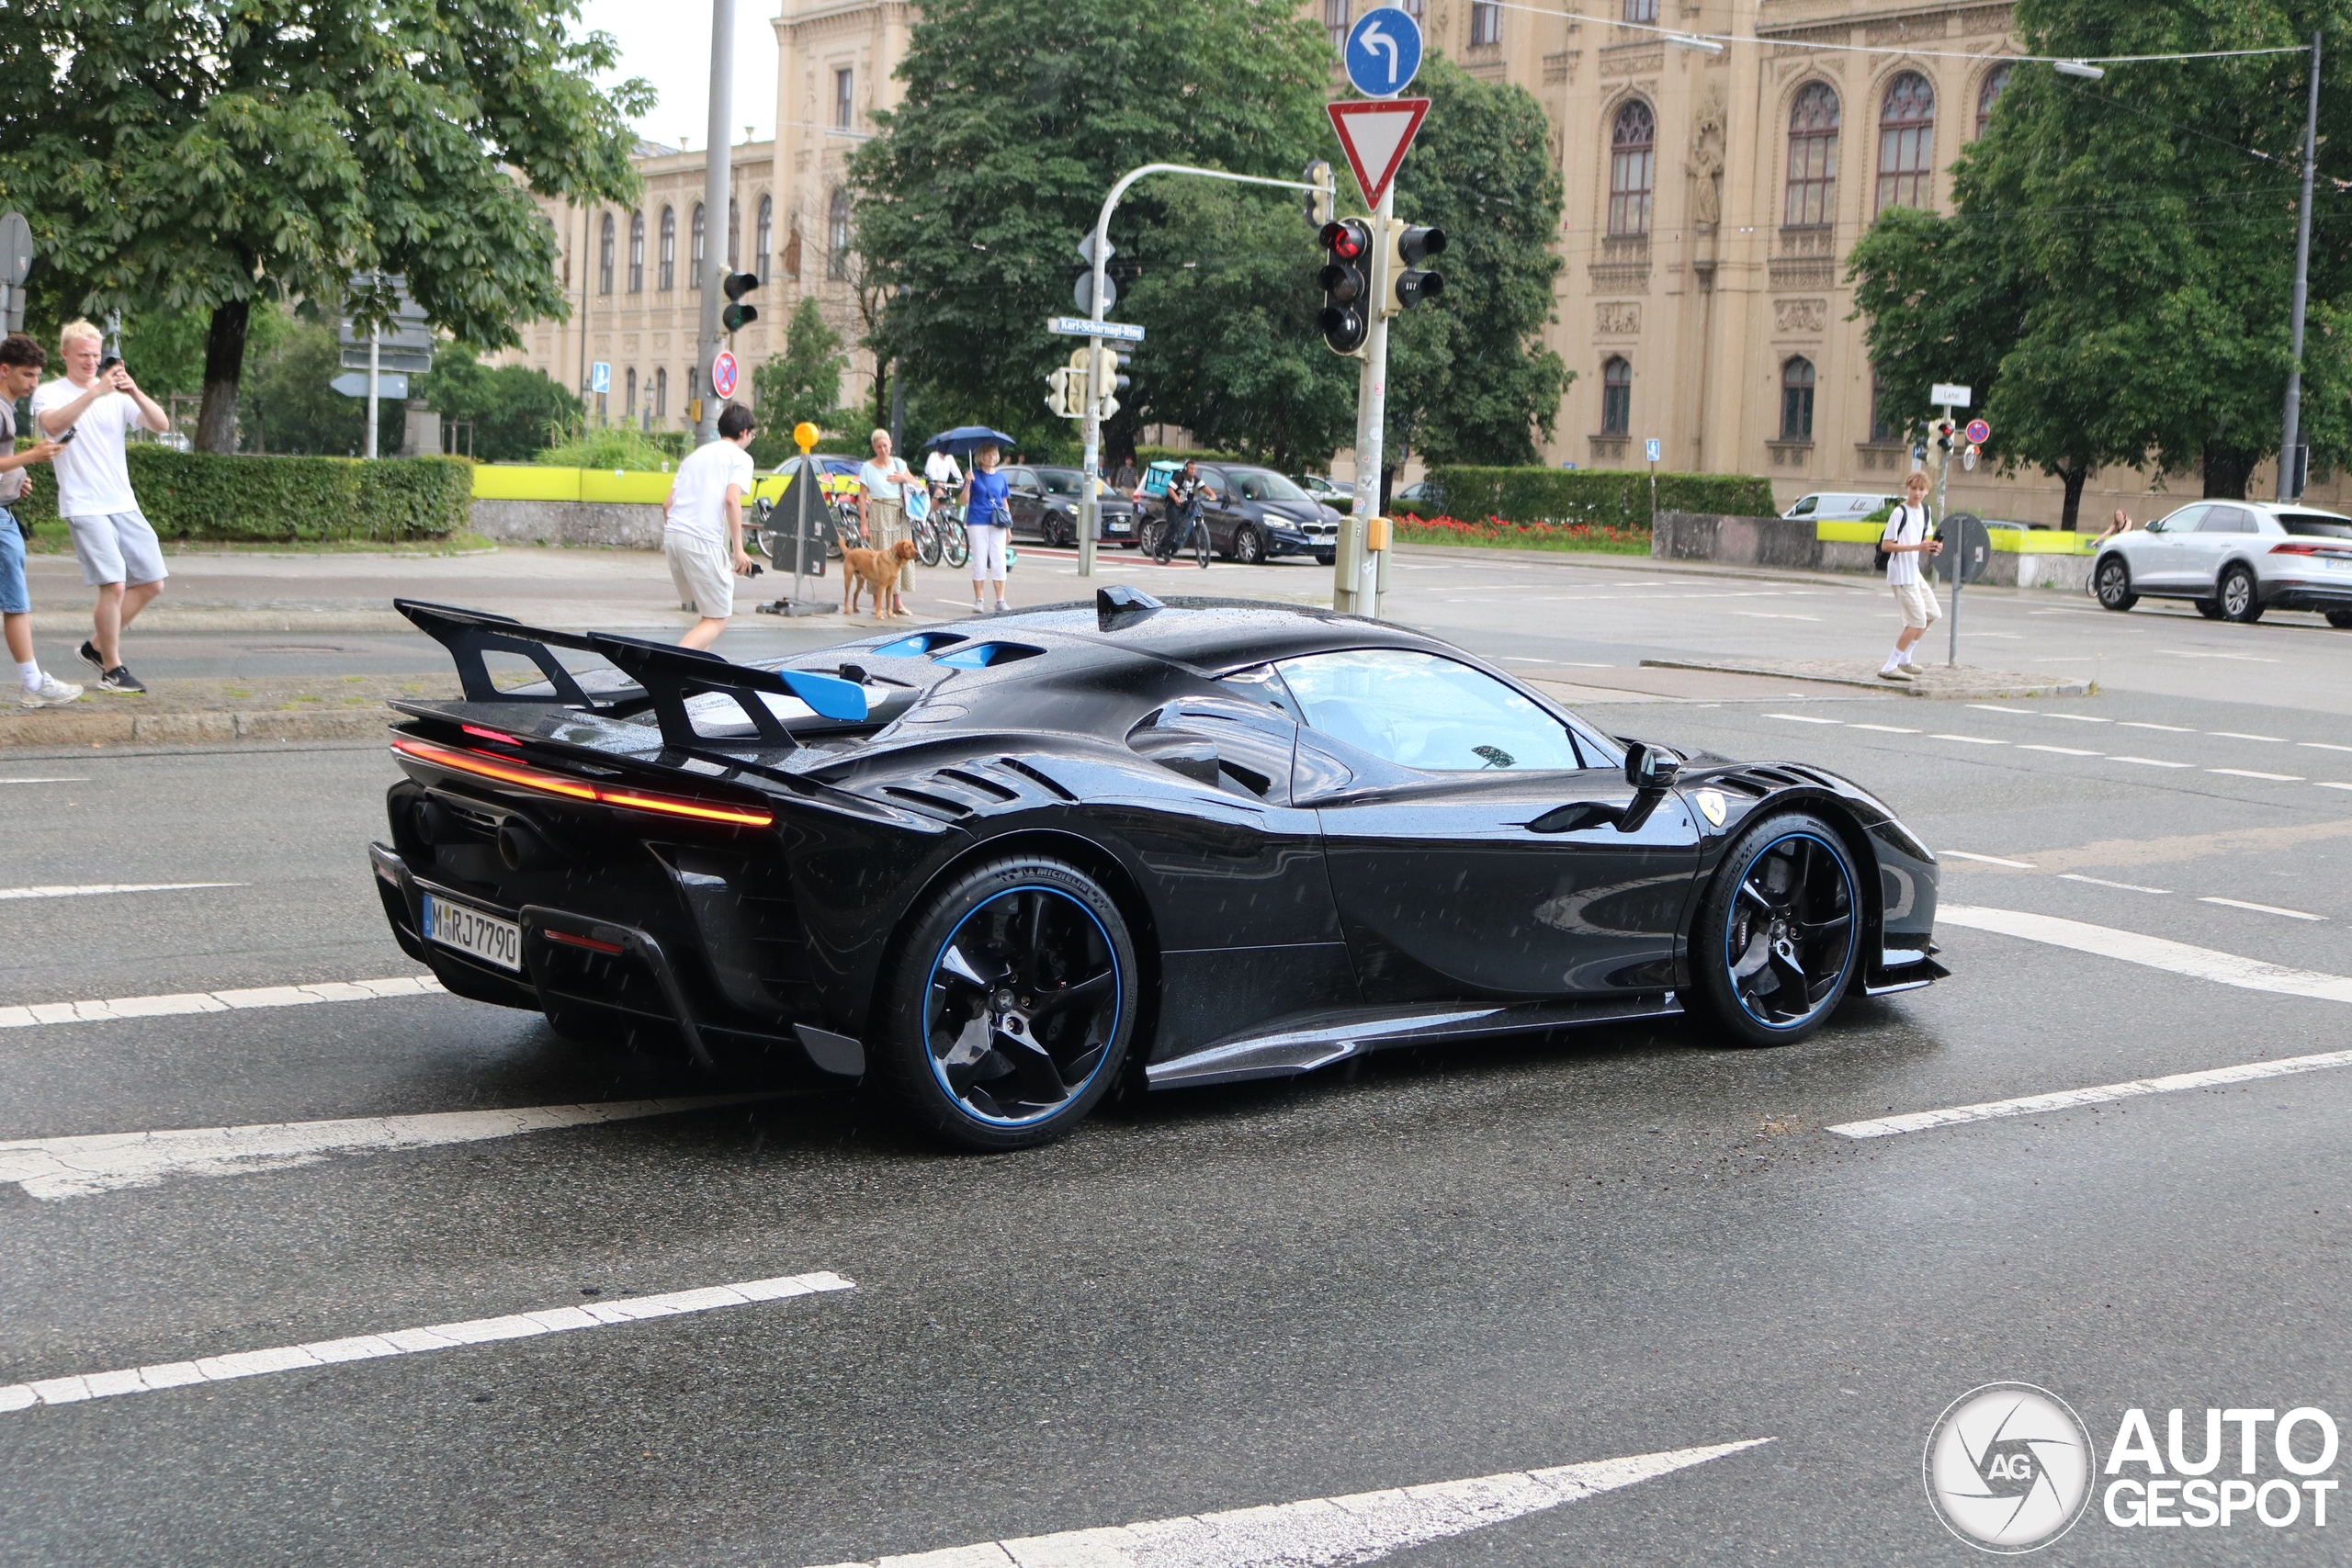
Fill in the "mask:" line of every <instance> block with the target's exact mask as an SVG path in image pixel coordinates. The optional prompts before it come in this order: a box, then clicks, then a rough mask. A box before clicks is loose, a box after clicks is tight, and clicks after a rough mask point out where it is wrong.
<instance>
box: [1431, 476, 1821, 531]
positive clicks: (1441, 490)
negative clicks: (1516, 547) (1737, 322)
mask: <svg viewBox="0 0 2352 1568" xmlns="http://www.w3.org/2000/svg"><path fill="white" fill-rule="evenodd" d="M1430 487H1431V488H1432V489H1434V490H1435V491H1437V492H1438V499H1436V500H1434V501H1430V502H1420V503H1418V504H1416V503H1414V502H1405V503H1403V504H1402V505H1401V506H1399V507H1396V508H1393V509H1394V510H1398V511H1405V512H1411V513H1419V514H1422V515H1432V514H1436V513H1451V514H1452V515H1453V516H1455V517H1499V518H1502V519H1503V520H1504V521H1506V522H1510V523H1597V524H1603V525H1609V526H1611V527H1617V528H1646V527H1648V526H1649V521H1650V476H1649V475H1648V474H1647V473H1645V472H1625V471H1622V470H1616V469H1600V470H1586V469H1569V468H1432V469H1430ZM1657 509H1658V510H1659V511H1660V512H1698V513H1712V514H1718V515H1722V516H1728V517H1775V516H1778V515H1779V514H1780V508H1779V507H1778V506H1776V505H1774V504H1773V502H1772V485H1771V481H1770V480H1769V479H1763V478H1761V477H1760V476H1758V475H1755V474H1660V475H1658V476H1657Z"/></svg>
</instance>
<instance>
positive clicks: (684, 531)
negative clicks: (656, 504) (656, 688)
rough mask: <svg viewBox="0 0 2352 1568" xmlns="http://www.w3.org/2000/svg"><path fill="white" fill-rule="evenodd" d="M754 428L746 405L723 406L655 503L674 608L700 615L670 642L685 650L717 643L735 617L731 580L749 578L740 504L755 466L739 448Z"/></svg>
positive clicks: (753, 477) (754, 477) (754, 478)
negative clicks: (710, 433)
mask: <svg viewBox="0 0 2352 1568" xmlns="http://www.w3.org/2000/svg"><path fill="white" fill-rule="evenodd" d="M759 430H760V427H759V425H758V424H757V423H754V422H753V421H752V411H751V410H750V409H747V408H744V407H743V406H741V404H739V403H729V404H728V405H727V407H726V408H725V409H723V410H722V411H720V412H719V415H718V440H716V441H714V442H712V443H711V444H710V445H709V446H698V447H696V448H695V450H694V451H693V452H691V453H689V454H688V455H687V457H686V460H685V461H684V462H683V463H680V464H679V465H678V477H677V478H676V479H673V480H672V481H671V484H670V498H669V499H668V500H667V501H665V502H662V556H663V557H664V558H666V559H667V560H668V561H669V563H670V581H672V582H673V583H675V584H676V585H677V589H678V602H679V607H680V608H681V609H690V610H692V611H694V612H695V615H700V616H701V617H702V619H700V620H698V621H696V622H695V624H694V626H692V627H691V628H689V629H688V630H687V632H686V635H685V636H684V637H680V638H679V639H678V641H679V642H680V643H682V644H684V646H685V647H687V648H708V647H709V646H710V645H711V644H712V643H714V642H717V641H718V634H719V633H720V632H723V631H725V630H726V629H727V621H728V617H729V616H730V615H734V614H735V579H736V578H738V577H749V576H751V575H752V558H751V557H750V556H749V555H748V554H746V553H745V552H744V549H743V502H744V501H745V499H746V498H748V497H749V496H750V495H751V493H752V485H753V484H755V483H756V482H758V479H759V468H758V467H757V465H755V464H754V463H752V454H751V453H750V452H748V451H746V450H745V449H744V448H746V447H748V446H751V444H752V436H754V435H757V434H759Z"/></svg>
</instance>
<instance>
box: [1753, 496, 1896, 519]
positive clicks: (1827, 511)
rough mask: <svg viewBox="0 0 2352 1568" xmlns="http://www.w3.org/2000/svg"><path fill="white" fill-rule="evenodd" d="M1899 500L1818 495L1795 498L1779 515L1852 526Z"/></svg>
mask: <svg viewBox="0 0 2352 1568" xmlns="http://www.w3.org/2000/svg"><path fill="white" fill-rule="evenodd" d="M1902 499H1903V498H1902V497H1901V496H1899V495H1864V494H1862V493H1861V492H1860V491H1854V492H1851V493H1849V492H1847V491H1816V492H1815V493H1814V494H1812V495H1806V496H1799V497H1798V498H1797V503H1796V504H1795V505H1794V506H1792V507H1790V508H1789V509H1788V510H1787V511H1786V512H1783V513H1781V516H1783V517H1804V518H1807V519H1809V520H1811V521H1813V522H1815V523H1856V522H1860V520H1861V519H1863V518H1865V517H1868V516H1869V515H1870V514H1871V513H1873V512H1876V511H1877V510H1878V509H1879V508H1880V507H1882V506H1893V505H1894V503H1895V502H1898V501H1901V500H1902Z"/></svg>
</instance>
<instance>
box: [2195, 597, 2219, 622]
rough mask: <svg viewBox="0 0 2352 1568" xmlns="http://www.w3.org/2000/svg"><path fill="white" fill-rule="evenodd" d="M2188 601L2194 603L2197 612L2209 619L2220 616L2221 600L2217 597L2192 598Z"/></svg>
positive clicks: (2212, 619) (2216, 619)
mask: <svg viewBox="0 0 2352 1568" xmlns="http://www.w3.org/2000/svg"><path fill="white" fill-rule="evenodd" d="M2189 603H2190V604H2194V605H2196V606H2197V613H2198V614H2199V615H2202V616H2204V617H2205V618H2206V619H2207V620H2209V621H2218V620H2220V619H2221V618H2222V602H2221V601H2220V600H2219V599H2192V600H2190V601H2189Z"/></svg>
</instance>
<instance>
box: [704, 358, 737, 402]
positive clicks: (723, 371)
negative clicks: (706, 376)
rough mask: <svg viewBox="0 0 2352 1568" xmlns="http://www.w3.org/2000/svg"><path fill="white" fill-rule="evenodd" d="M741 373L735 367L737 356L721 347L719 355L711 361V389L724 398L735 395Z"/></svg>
mask: <svg viewBox="0 0 2352 1568" xmlns="http://www.w3.org/2000/svg"><path fill="white" fill-rule="evenodd" d="M740 374H741V373H740V372H739V371H738V370H737V369H736V367H735V356H734V355H731V354H729V353H728V352H727V351H726V350H725V349H723V348H722V349H720V350H719V351H718V358H716V359H714V360H712V361H711V362H710V389H711V391H712V392H713V393H715V394H717V395H718V396H719V397H722V398H731V397H733V396H734V395H735V386H736V382H737V379H738V378H739V376H740Z"/></svg>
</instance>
